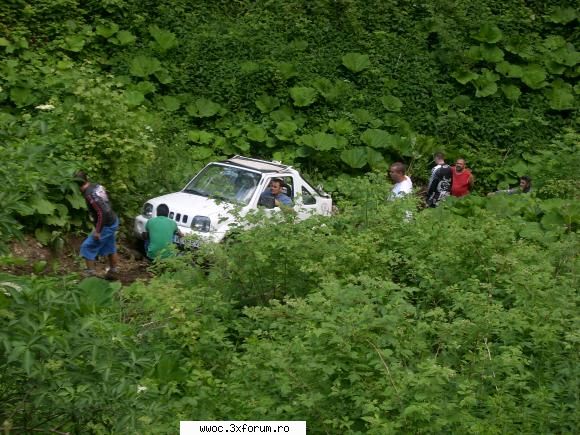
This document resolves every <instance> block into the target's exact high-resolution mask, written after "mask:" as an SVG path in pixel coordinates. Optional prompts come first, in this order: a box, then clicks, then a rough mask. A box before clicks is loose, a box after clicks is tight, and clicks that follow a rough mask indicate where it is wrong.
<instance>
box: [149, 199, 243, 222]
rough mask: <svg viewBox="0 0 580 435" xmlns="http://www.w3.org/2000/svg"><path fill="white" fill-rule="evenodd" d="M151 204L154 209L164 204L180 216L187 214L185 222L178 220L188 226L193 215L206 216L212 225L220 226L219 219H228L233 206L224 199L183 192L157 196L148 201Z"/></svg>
mask: <svg viewBox="0 0 580 435" xmlns="http://www.w3.org/2000/svg"><path fill="white" fill-rule="evenodd" d="M148 202H149V203H150V204H152V205H153V209H154V210H155V209H156V208H157V206H158V205H159V204H166V205H167V206H168V207H169V212H170V213H171V212H173V213H175V214H177V213H180V214H181V216H183V215H187V222H186V223H184V222H182V221H180V222H178V224H179V225H182V226H188V227H189V226H190V225H191V220H192V219H193V217H194V216H197V215H199V216H207V217H209V218H210V220H211V223H212V227H215V226H217V225H218V224H219V225H220V226H221V222H219V221H220V220H222V219H223V220H225V219H224V218H227V219H228V220H229V219H230V218H231V216H232V212H233V211H234V209H235V207H236V206H234V204H232V203H230V202H226V201H220V200H214V199H211V198H207V197H205V196H199V195H194V194H191V193H185V192H176V193H170V194H168V195H163V196H158V197H157V198H153V199H151V200H149V201H148Z"/></svg>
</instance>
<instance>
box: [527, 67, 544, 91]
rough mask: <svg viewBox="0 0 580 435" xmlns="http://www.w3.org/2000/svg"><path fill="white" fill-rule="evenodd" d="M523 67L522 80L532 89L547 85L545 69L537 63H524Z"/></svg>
mask: <svg viewBox="0 0 580 435" xmlns="http://www.w3.org/2000/svg"><path fill="white" fill-rule="evenodd" d="M522 69H523V74H522V81H523V82H524V83H525V84H526V85H528V86H529V87H530V88H532V89H540V88H543V87H544V86H546V85H547V83H546V82H545V80H546V70H545V69H544V68H543V67H541V66H540V65H538V64H531V65H526V66H525V67H523V68H522Z"/></svg>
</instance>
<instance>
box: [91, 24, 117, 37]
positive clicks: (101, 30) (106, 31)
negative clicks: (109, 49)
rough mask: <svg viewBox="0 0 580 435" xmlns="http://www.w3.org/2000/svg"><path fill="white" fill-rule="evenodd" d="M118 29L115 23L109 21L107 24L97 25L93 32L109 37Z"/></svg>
mask: <svg viewBox="0 0 580 435" xmlns="http://www.w3.org/2000/svg"><path fill="white" fill-rule="evenodd" d="M118 30H119V26H118V25H117V24H115V23H111V24H109V25H108V26H105V25H98V26H97V27H96V28H95V33H96V34H97V35H100V36H102V37H103V38H110V37H111V36H113V35H114V34H115V33H117V31H118Z"/></svg>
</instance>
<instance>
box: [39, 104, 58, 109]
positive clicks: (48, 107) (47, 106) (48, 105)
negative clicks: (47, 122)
mask: <svg viewBox="0 0 580 435" xmlns="http://www.w3.org/2000/svg"><path fill="white" fill-rule="evenodd" d="M35 109H38V110H52V109H54V106H53V105H52V104H41V105H40V106H36V107H35Z"/></svg>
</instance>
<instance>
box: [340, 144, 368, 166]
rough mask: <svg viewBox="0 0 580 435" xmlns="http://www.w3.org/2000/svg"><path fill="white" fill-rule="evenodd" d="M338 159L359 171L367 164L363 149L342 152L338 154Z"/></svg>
mask: <svg viewBox="0 0 580 435" xmlns="http://www.w3.org/2000/svg"><path fill="white" fill-rule="evenodd" d="M340 159H341V160H342V161H343V162H344V163H346V164H347V165H348V166H350V167H351V168H356V169H360V168H362V167H364V166H365V165H366V164H367V163H368V161H367V150H366V148H365V147H356V148H351V149H348V150H344V151H342V152H341V153H340Z"/></svg>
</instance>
